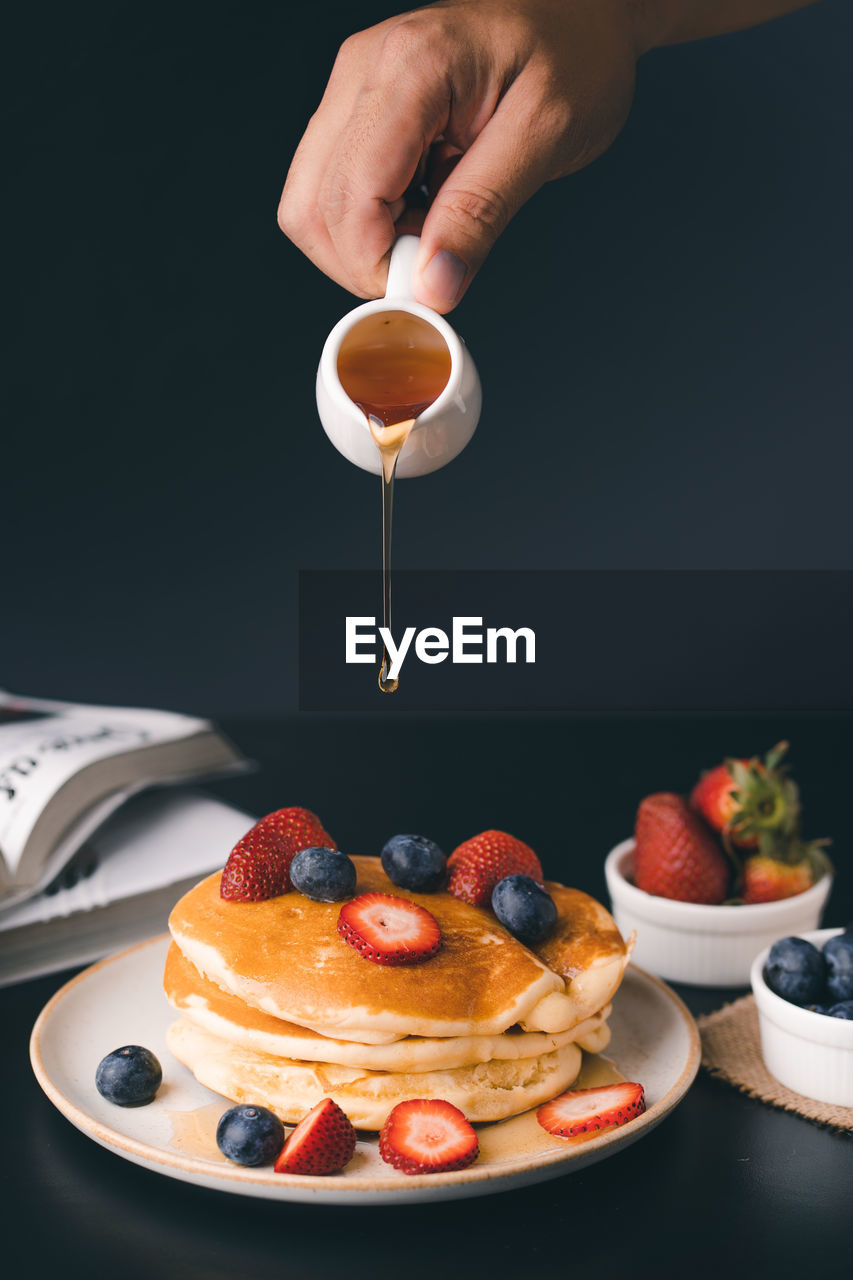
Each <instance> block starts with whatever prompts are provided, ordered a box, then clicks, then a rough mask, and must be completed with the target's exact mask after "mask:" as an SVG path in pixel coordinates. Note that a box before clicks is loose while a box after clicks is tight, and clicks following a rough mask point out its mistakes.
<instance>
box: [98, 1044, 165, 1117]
mask: <svg viewBox="0 0 853 1280" xmlns="http://www.w3.org/2000/svg"><path fill="white" fill-rule="evenodd" d="M162 1081H163V1069H162V1067H161V1066H160V1063H159V1062H158V1061H157V1059H156V1058H155V1057H154V1054H153V1053H152V1052H151V1050H150V1049H143V1047H142V1045H141V1044H126V1045H125V1046H124V1048H122V1049H113V1051H112V1053H108V1054H107V1056H106V1057H105V1058H102V1059H101V1061H100V1062H99V1063H98V1069H97V1071H96V1072H95V1088H96V1089H97V1090H98V1093H99V1094H100V1095H101V1097H102V1098H106V1100H107V1102H114V1103H115V1104H116V1106H118V1107H144V1106H145V1105H146V1104H147V1103H149V1102H153V1101H154V1095H155V1094H156V1093H157V1090H158V1089H159V1088H160V1085H161V1083H162Z"/></svg>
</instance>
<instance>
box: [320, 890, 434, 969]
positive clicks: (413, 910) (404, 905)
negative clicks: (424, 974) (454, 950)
mask: <svg viewBox="0 0 853 1280" xmlns="http://www.w3.org/2000/svg"><path fill="white" fill-rule="evenodd" d="M338 933H339V934H340V935H341V937H342V938H343V940H344V941H345V942H348V943H349V945H350V946H351V947H355V949H356V951H357V952H358V953H359V955H361V956H364V958H365V960H372V961H373V963H374V964H420V962H421V961H422V960H429V959H430V957H431V956H434V955H435V953H436V951H438V949H439V947H440V946H441V929H440V928H439V927H438V921H437V920H436V918H435V916H434V915H432V913H431V912H429V911H427V910H426V908H425V907H419V906H418V905H417V903H416V902H410V901H409V899H408V898H397V897H395V896H394V894H391V893H363V894H361V896H360V897H358V898H352V899H350V901H349V902H345V903H344V905H343V906H342V907H341V911H340V915H339V916H338Z"/></svg>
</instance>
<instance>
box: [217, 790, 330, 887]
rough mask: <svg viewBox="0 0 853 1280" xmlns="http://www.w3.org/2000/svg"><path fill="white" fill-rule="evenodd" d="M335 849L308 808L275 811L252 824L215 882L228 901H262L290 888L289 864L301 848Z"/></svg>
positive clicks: (321, 825) (319, 822)
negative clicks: (219, 878) (217, 882)
mask: <svg viewBox="0 0 853 1280" xmlns="http://www.w3.org/2000/svg"><path fill="white" fill-rule="evenodd" d="M315 847H320V848H325V849H336V848H337V847H338V846H337V845H336V844H335V842H334V840H333V839H332V837H331V836H330V835H329V834H328V833H327V832H326V831H325V830H324V829H323V824H322V823H321V821H320V819H319V818H318V817H317V816H316V815H315V814H313V813H311V812H310V810H308V809H299V808H295V807H294V808H290V809H277V810H276V811H275V813H268V814H267V816H266V817H265V818H261V820H260V822H256V823H255V825H254V826H253V827H252V829H251V831H247V833H246V834H245V835H244V836H243V838H242V840H238V842H237V844H235V846H234V848H233V849H232V850H231V852H230V854H229V855H228V861H227V862H226V863H225V868H224V870H223V872H222V879H221V880H220V882H219V894H220V897H222V898H226V899H227V900H228V901H229V902H263V901H264V900H265V899H267V898H277V897H278V896H279V894H282V893H287V891H288V890H289V889H290V887H291V885H290V864H291V862H292V861H293V858H294V856H295V855H296V854H297V853H299V851H300V850H301V849H313V848H315Z"/></svg>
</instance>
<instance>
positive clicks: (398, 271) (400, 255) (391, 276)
mask: <svg viewBox="0 0 853 1280" xmlns="http://www.w3.org/2000/svg"><path fill="white" fill-rule="evenodd" d="M420 245H421V241H420V236H400V239H399V240H398V241H397V243H396V244H395V245H394V248H393V249H392V250H391V264H390V266H389V267H388V285H387V287H386V289H385V297H386V299H388V298H398V299H399V300H400V301H401V302H412V301H413V300H414V296H415V287H414V279H415V263H416V261H417V258H418V250H419V249H420Z"/></svg>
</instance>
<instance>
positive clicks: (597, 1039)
mask: <svg viewBox="0 0 853 1280" xmlns="http://www.w3.org/2000/svg"><path fill="white" fill-rule="evenodd" d="M163 986H164V988H165V991H166V996H167V998H168V1000H169V1003H170V1004H171V1005H172V1007H173V1008H174V1009H176V1010H177V1011H178V1012H179V1013H181V1014H183V1016H184V1018H185V1019H186V1020H187V1021H189V1022H191V1023H193V1024H194V1025H196V1026H198V1027H201V1028H202V1030H205V1031H208V1032H210V1033H212V1034H213V1035H215V1036H218V1037H219V1038H220V1039H221V1040H225V1041H226V1042H228V1043H229V1044H233V1045H235V1046H240V1047H241V1048H244V1049H251V1050H254V1051H255V1052H257V1053H262V1054H267V1055H270V1056H272V1057H276V1058H288V1059H297V1060H301V1061H306V1062H325V1063H334V1064H337V1065H340V1066H350V1067H364V1068H367V1069H369V1070H373V1071H397V1072H421V1071H436V1070H445V1069H447V1068H453V1067H462V1066H474V1065H475V1064H477V1063H479V1062H490V1061H492V1060H494V1059H498V1060H501V1061H505V1060H510V1061H513V1060H517V1059H519V1058H532V1057H537V1056H540V1055H542V1054H546V1053H551V1052H553V1051H554V1050H555V1049H560V1048H562V1047H563V1046H564V1045H566V1044H572V1043H573V1044H577V1045H579V1046H580V1047H581V1048H584V1049H587V1050H588V1051H589V1052H591V1053H598V1052H600V1050H601V1049H603V1048H605V1046H606V1044H607V1042H608V1041H609V1038H610V1031H609V1029H608V1027H607V1016H608V1014H609V1012H610V1008H609V1006H606V1007H605V1008H604V1009H602V1010H600V1011H599V1012H598V1013H596V1014H595V1015H594V1016H593V1017H591V1018H587V1019H586V1020H584V1021H583V1022H581V1023H580V1024H579V1025H578V1026H577V1027H573V1028H571V1029H570V1030H568V1031H562V1032H559V1033H558V1034H556V1035H546V1034H544V1033H541V1032H524V1031H521V1030H520V1029H516V1030H515V1031H509V1032H504V1033H502V1034H500V1035H492V1036H454V1037H450V1038H444V1039H429V1038H426V1037H421V1036H406V1037H404V1038H403V1039H400V1040H396V1041H394V1042H393V1043H391V1044H388V1045H369V1044H358V1043H355V1042H352V1041H343V1040H336V1039H330V1038H328V1037H326V1036H321V1035H318V1034H317V1032H315V1031H311V1030H309V1029H308V1028H307V1027H301V1026H298V1025H297V1024H296V1023H293V1022H287V1021H284V1020H283V1019H280V1018H275V1017H273V1015H272V1014H269V1013H264V1012H263V1011H262V1010H260V1009H256V1008H254V1007H252V1006H251V1005H247V1004H245V1003H244V1002H243V1001H242V1000H240V999H238V997H237V996H234V995H232V994H230V993H229V992H227V991H223V990H222V989H221V988H220V987H218V986H216V984H215V983H213V982H210V981H209V980H208V979H207V978H205V977H203V976H202V975H201V974H200V973H199V972H198V970H197V969H196V968H195V966H194V965H192V964H190V962H189V961H188V960H187V959H186V957H185V956H183V955H182V954H181V952H180V951H179V950H178V948H177V946H176V945H175V943H174V942H173V943H172V945H171V946H170V948H169V953H168V956H167V958H166V971H165V974H164V976H163Z"/></svg>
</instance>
